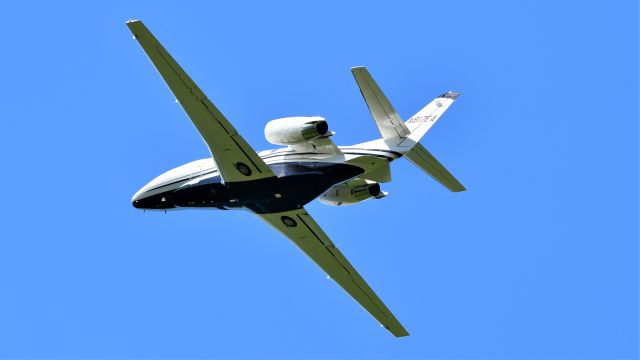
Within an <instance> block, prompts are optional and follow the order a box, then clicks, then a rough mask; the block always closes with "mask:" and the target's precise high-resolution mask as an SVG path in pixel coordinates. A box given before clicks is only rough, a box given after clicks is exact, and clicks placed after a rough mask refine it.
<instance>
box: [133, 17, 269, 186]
mask: <svg viewBox="0 0 640 360" xmlns="http://www.w3.org/2000/svg"><path fill="white" fill-rule="evenodd" d="M127 26H128V27H129V29H130V30H131V32H132V33H133V35H134V37H135V38H136V39H137V40H138V42H139V43H140V46H142V49H143V50H144V52H145V53H147V56H149V59H151V62H152V63H153V65H154V66H155V67H156V69H157V70H158V72H159V73H160V75H161V76H162V78H163V79H164V81H165V82H166V83H167V85H168V86H169V89H171V91H172V92H173V94H174V95H175V97H176V99H177V100H178V101H179V102H180V105H182V108H183V109H184V111H185V112H186V113H187V115H188V116H189V118H190V119H191V121H192V122H193V124H194V125H195V126H196V128H197V129H198V131H199V132H200V135H201V136H202V138H203V139H204V141H205V142H206V143H207V145H208V146H209V150H210V151H211V154H212V155H213V159H214V160H215V162H216V165H217V167H218V169H219V171H220V175H221V176H222V178H223V179H224V181H225V182H240V181H248V180H257V179H262V178H266V177H272V176H275V175H274V174H273V172H271V169H269V167H267V165H266V164H265V163H264V161H262V159H261V158H260V157H259V156H258V154H256V152H255V151H254V150H253V149H252V148H251V146H249V144H248V143H247V142H246V141H245V140H244V139H243V138H242V136H240V134H238V131H236V129H235V128H234V127H233V125H231V123H230V122H229V121H228V120H227V119H226V118H225V117H224V115H222V113H221V112H220V111H219V110H218V109H217V108H216V106H215V105H213V103H212V102H211V101H210V100H209V99H208V98H207V96H206V95H205V94H204V93H203V92H202V91H201V90H200V88H199V87H198V85H196V83H195V82H193V80H191V78H190V77H189V75H187V73H186V72H185V71H184V70H183V69H182V68H181V67H180V65H178V63H177V62H176V61H175V60H174V59H173V57H171V55H170V54H169V53H168V52H167V50H165V48H164V47H163V46H162V44H160V42H159V41H158V40H157V39H156V38H155V37H154V36H153V34H151V32H150V31H149V29H147V27H146V26H145V25H144V24H143V23H142V21H139V20H134V21H128V22H127Z"/></svg>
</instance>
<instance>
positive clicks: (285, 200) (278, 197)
mask: <svg viewBox="0 0 640 360" xmlns="http://www.w3.org/2000/svg"><path fill="white" fill-rule="evenodd" d="M269 168H270V169H271V171H273V173H274V174H275V175H276V176H275V177H269V178H265V179H259V180H253V181H244V182H226V183H225V182H223V181H222V178H221V177H220V175H215V176H209V174H207V173H205V174H202V175H200V176H199V177H200V179H201V180H200V181H197V179H195V180H196V182H194V181H193V180H194V179H190V180H189V181H186V180H179V181H177V182H176V183H181V182H182V183H184V184H185V185H182V186H178V187H177V188H176V187H175V185H176V184H165V185H163V186H162V188H167V190H166V191H162V192H159V193H157V194H155V195H152V196H149V197H146V198H143V199H140V200H135V201H133V206H134V207H136V208H139V209H152V210H170V209H178V208H217V209H221V210H229V209H238V208H247V209H249V210H251V211H253V212H255V213H258V214H267V213H274V212H282V211H288V210H293V209H299V208H301V207H303V206H304V205H306V204H307V203H309V202H310V201H312V200H313V199H315V198H317V197H318V196H319V195H321V194H322V193H324V192H325V191H327V190H328V189H329V188H331V187H332V186H333V185H335V184H338V183H342V182H345V181H347V180H349V179H351V178H354V177H356V176H358V175H360V174H362V173H363V172H364V170H363V169H362V168H360V167H358V166H355V165H350V164H345V163H326V162H315V161H309V162H283V163H275V164H270V165H269Z"/></svg>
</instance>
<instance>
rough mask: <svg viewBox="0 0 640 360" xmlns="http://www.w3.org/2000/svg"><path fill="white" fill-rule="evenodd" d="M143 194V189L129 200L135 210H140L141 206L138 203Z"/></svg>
mask: <svg viewBox="0 0 640 360" xmlns="http://www.w3.org/2000/svg"><path fill="white" fill-rule="evenodd" d="M143 193H144V188H142V189H140V190H138V191H137V192H136V193H135V194H133V197H132V198H131V205H133V207H134V208H136V209H141V208H142V204H141V203H140V200H141V199H142V198H143Z"/></svg>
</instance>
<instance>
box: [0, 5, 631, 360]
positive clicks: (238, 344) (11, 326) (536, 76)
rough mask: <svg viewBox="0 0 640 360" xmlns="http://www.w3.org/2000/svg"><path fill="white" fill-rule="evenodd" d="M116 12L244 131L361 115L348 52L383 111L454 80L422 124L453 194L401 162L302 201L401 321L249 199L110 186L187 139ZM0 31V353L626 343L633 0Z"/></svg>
mask: <svg viewBox="0 0 640 360" xmlns="http://www.w3.org/2000/svg"><path fill="white" fill-rule="evenodd" d="M130 18H134V19H135V18H139V19H143V20H144V21H145V23H146V24H147V25H148V27H149V28H150V29H151V30H152V31H153V32H154V33H155V34H156V36H157V37H158V38H159V39H160V40H161V41H162V42H163V43H164V45H165V46H166V47H167V48H168V49H169V51H170V52H171V53H172V54H173V55H174V56H175V57H176V59H177V60H178V61H179V62H180V63H181V64H182V65H183V66H184V67H185V69H186V70H187V71H188V72H189V73H190V74H191V75H192V77H193V78H194V79H195V80H196V82H198V84H199V85H200V86H201V88H202V89H203V90H204V91H205V92H206V93H207V95H208V96H209V97H210V98H211V99H212V100H213V101H214V103H216V104H217V105H218V107H219V108H220V109H221V110H222V112H223V113H224V114H225V115H226V116H227V117H228V118H229V119H230V120H231V121H232V122H233V123H234V125H235V126H236V128H237V129H238V130H239V131H240V132H241V133H242V134H243V135H244V136H245V138H246V139H247V140H248V141H249V143H250V144H251V145H252V146H253V147H254V148H256V149H260V150H262V149H268V148H271V146H270V144H268V143H267V142H266V140H265V139H264V137H263V127H264V124H265V123H266V122H267V121H268V120H270V119H273V118H277V117H283V116H292V115H322V116H324V117H326V118H327V119H328V121H329V124H330V127H331V129H332V130H333V131H335V132H336V133H337V134H336V136H335V137H334V141H336V142H337V143H339V144H342V145H350V144H354V143H358V142H362V141H366V140H371V139H374V138H377V137H378V136H379V135H378V133H377V130H376V128H375V126H374V124H373V122H372V120H371V119H370V116H369V114H368V112H367V109H366V106H365V104H364V102H363V101H362V99H361V96H360V93H359V92H358V89H357V87H356V85H355V82H354V81H353V79H352V76H351V74H350V72H349V68H350V67H352V66H356V65H366V66H367V67H368V68H369V70H370V71H371V73H372V74H373V76H374V78H375V79H376V80H377V81H378V83H379V84H380V86H381V87H382V89H383V90H384V91H385V92H386V94H387V96H388V97H389V98H390V99H391V101H392V102H393V104H394V105H395V107H396V109H397V110H398V112H399V113H400V115H401V116H403V117H405V118H408V117H410V116H411V115H412V114H413V113H415V112H416V111H418V110H419V109H420V108H421V107H422V106H423V105H424V104H426V103H427V102H429V101H430V100H431V99H432V98H434V97H435V96H437V95H439V94H441V93H442V92H444V91H447V90H456V91H461V92H462V95H461V96H460V98H459V99H458V101H457V102H456V103H455V104H454V105H453V106H452V107H451V108H450V110H449V111H448V112H447V113H446V114H445V116H444V117H443V118H442V119H441V120H440V122H439V123H438V124H437V125H436V126H435V127H434V128H433V129H432V130H431V131H430V132H429V133H428V134H427V136H426V137H425V138H424V139H423V141H422V143H423V145H425V146H426V147H427V148H428V149H430V150H431V151H432V152H433V153H434V154H435V155H436V156H438V158H439V159H440V160H441V161H442V162H443V163H444V164H446V166H447V167H448V168H449V169H450V170H451V171H452V172H453V173H454V174H455V175H456V176H457V177H458V178H459V179H460V180H461V181H462V182H463V183H464V184H465V185H466V186H467V188H468V191H467V192H465V193H460V194H453V193H450V192H448V191H446V190H445V189H444V188H442V187H441V186H440V185H439V184H437V183H436V182H434V181H433V180H431V179H430V178H429V177H428V176H427V175H425V174H423V173H421V172H420V171H419V170H417V169H416V168H414V167H413V166H411V165H410V164H409V163H408V162H406V161H405V160H400V161H398V162H396V163H394V164H393V165H392V171H393V179H394V181H393V182H392V183H389V184H384V185H383V190H385V191H388V192H389V193H390V195H389V196H388V197H386V198H385V199H383V200H379V201H368V202H365V203H362V204H359V205H357V206H353V207H344V208H335V207H327V206H325V205H322V204H320V203H318V202H313V203H311V204H310V205H308V209H309V211H310V212H311V213H312V214H313V215H314V217H315V218H316V220H317V221H318V222H319V223H320V224H321V225H322V226H323V227H324V228H325V230H326V232H327V233H328V234H329V235H330V236H331V237H332V239H333V240H334V242H335V243H336V244H337V245H338V246H339V247H340V248H341V249H342V251H343V252H344V253H345V255H346V256H347V257H348V258H349V259H350V260H351V261H352V263H353V264H354V265H355V266H356V268H357V269H358V270H359V271H360V272H361V274H362V275H363V276H364V277H365V279H367V280H368V282H369V283H370V284H371V286H372V287H373V288H374V289H375V290H376V291H377V292H378V294H379V295H380V297H381V298H382V299H383V300H384V301H385V302H386V304H387V305H388V306H389V307H390V308H391V309H392V311H393V312H394V313H395V314H396V315H397V317H398V318H399V319H400V320H401V321H402V323H403V324H404V325H405V326H406V328H407V329H408V330H409V331H410V332H411V334H412V335H411V336H410V337H408V338H404V339H396V338H393V337H392V336H390V335H389V334H388V333H387V332H386V331H385V330H384V329H381V328H380V327H379V326H378V324H377V323H376V322H375V320H373V318H371V317H370V316H369V315H368V314H367V313H366V312H365V311H364V310H363V309H361V308H360V307H359V306H358V305H357V303H355V302H354V301H353V300H352V299H351V298H350V297H349V296H348V295H346V294H345V293H344V292H343V291H342V290H341V289H340V288H339V287H338V286H337V285H336V284H335V283H333V282H332V281H329V280H327V279H326V278H325V276H324V274H323V273H322V271H320V270H319V269H317V268H316V267H315V265H314V264H312V263H311V261H309V260H308V259H307V258H306V257H305V256H303V255H302V254H301V253H300V252H299V250H298V249H297V248H295V246H293V245H292V244H291V243H290V242H289V241H288V240H286V239H284V238H281V237H280V236H279V235H278V234H277V233H276V232H275V231H272V230H271V229H269V228H268V227H267V226H266V225H265V224H263V223H262V222H261V221H258V220H257V219H254V218H253V217H252V216H251V215H250V214H249V213H244V212H225V213H222V212H216V211H182V212H175V213H169V214H166V215H165V214H162V213H153V212H151V213H150V212H147V213H143V212H141V211H138V210H135V209H134V208H132V207H131V205H130V198H131V195H132V194H133V193H134V192H135V191H136V190H137V189H138V188H140V187H141V186H143V185H144V184H145V183H146V182H147V181H149V180H151V179H152V178H153V177H155V176H156V175H158V174H159V173H161V172H163V171H166V170H168V169H170V168H172V167H175V166H178V165H181V164H183V163H186V162H189V161H191V160H194V159H198V158H203V157H206V156H207V151H208V150H207V148H206V146H205V145H204V143H203V141H202V140H201V139H200V138H199V135H198V134H197V132H196V131H195V129H194V128H193V126H192V125H191V123H190V122H189V120H188V118H187V117H186V115H185V114H184V113H183V112H182V110H181V108H180V107H179V106H178V105H177V104H175V103H174V101H173V97H172V95H171V94H170V92H169V90H168V89H167V88H166V86H165V85H164V83H163V82H162V80H161V79H160V77H159V76H158V75H157V73H156V72H155V70H154V69H153V67H152V65H151V63H150V62H149V61H148V59H147V58H146V56H145V55H144V53H143V52H142V50H141V49H140V47H139V46H138V44H137V43H136V42H135V41H134V40H132V38H131V34H130V33H129V31H128V29H127V28H126V26H125V21H126V20H127V19H130ZM0 34H1V35H0V37H1V39H2V44H3V45H2V46H3V50H2V56H0V65H1V66H2V68H3V69H4V71H3V77H2V85H3V86H2V87H1V88H0V114H1V116H0V118H2V120H3V121H2V124H3V136H2V138H3V140H2V141H0V154H2V162H3V168H4V172H3V174H4V176H3V177H2V180H0V181H1V182H2V188H3V189H4V192H3V200H4V204H5V206H3V207H2V209H1V210H0V215H1V216H0V218H1V219H2V220H1V222H2V227H1V234H2V235H1V238H2V240H0V288H1V289H2V290H1V293H0V357H5V358H18V357H22V358H33V357H37V358H46V357H51V358H218V357H226V358H240V357H242V358H244V357H270V358H280V357H295V358H300V357H322V358H370V357H375V358H447V359H461V358H467V359H468V358H483V359H491V358H528V359H530V358H556V359H557V358H607V359H612V358H632V357H635V356H637V355H638V340H637V339H638V306H637V304H638V106H637V104H638V51H637V50H638V6H637V3H635V2H634V1H617V2H608V1H599V2H593V1H564V2H556V1H522V2H511V1H502V2H500V1H489V2H477V1H453V2H442V1H440V2H426V1H424V2H400V3H391V2H384V3H383V2H371V3H369V2H361V1H358V2H349V3H346V2H344V3H343V2H338V1H335V2H313V3H311V2H304V3H294V2H273V3H266V2H265V3H258V2H234V3H233V4H231V2H190V3H187V4H177V3H170V2H158V3H152V2H141V3H136V4H130V3H128V2H108V3H107V2H105V3H104V4H102V5H95V4H90V2H84V3H77V4H71V3H67V4H64V5H60V4H54V3H36V2H20V3H18V2H13V3H12V4H5V5H4V6H3V19H2V21H1V22H0Z"/></svg>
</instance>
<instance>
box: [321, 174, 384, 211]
mask: <svg viewBox="0 0 640 360" xmlns="http://www.w3.org/2000/svg"><path fill="white" fill-rule="evenodd" d="M385 196H387V193H386V192H383V191H380V184H378V183H377V182H375V181H370V180H361V179H360V180H354V181H349V182H347V183H345V184H342V185H336V186H334V187H332V188H331V189H329V190H327V191H326V192H325V193H324V194H322V195H320V201H322V202H323V203H325V204H327V205H335V206H339V205H352V204H356V203H359V202H361V201H364V200H367V199H370V198H373V197H375V198H378V199H379V198H383V197H385Z"/></svg>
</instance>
